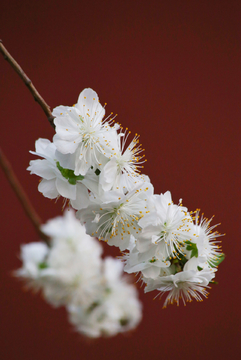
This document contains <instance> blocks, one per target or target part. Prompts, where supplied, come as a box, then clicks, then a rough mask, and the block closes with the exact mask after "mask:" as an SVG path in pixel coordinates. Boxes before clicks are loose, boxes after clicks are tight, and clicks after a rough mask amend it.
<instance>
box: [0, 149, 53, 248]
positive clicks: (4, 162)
mask: <svg viewBox="0 0 241 360" xmlns="http://www.w3.org/2000/svg"><path fill="white" fill-rule="evenodd" d="M0 166H1V168H2V169H3V171H4V173H5V175H6V177H7V179H8V182H9V183H10V185H11V186H12V188H13V190H14V192H15V194H16V195H17V197H18V199H19V201H20V203H21V205H22V207H23V209H24V211H25V213H26V214H27V216H28V217H29V219H30V221H31V222H32V224H33V226H34V227H35V229H36V231H37V233H38V234H39V236H40V237H41V239H43V240H44V241H45V242H48V241H49V237H48V236H47V235H46V234H44V233H43V232H42V231H41V230H40V226H41V223H42V221H41V219H40V217H39V216H38V214H37V213H36V211H35V209H34V208H33V206H32V204H31V202H30V200H29V198H28V196H27V194H26V193H25V191H24V190H23V188H22V186H21V184H20V182H19V181H18V179H17V177H16V175H15V174H14V172H13V169H12V167H11V164H10V162H9V161H8V159H7V158H6V156H5V155H4V153H3V152H2V150H1V149H0Z"/></svg>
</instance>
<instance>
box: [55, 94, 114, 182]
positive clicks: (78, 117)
mask: <svg viewBox="0 0 241 360" xmlns="http://www.w3.org/2000/svg"><path fill="white" fill-rule="evenodd" d="M104 115H105V109H104V108H103V107H102V105H101V104H100V103H99V99H98V95H97V94H96V92H95V91H93V90H92V89H84V90H83V91H82V92H81V93H80V95H79V98H78V102H77V104H75V106H73V107H68V106H58V107H56V108H55V109H54V110H53V116H55V119H54V124H55V126H56V135H55V136H54V138H53V141H54V144H55V145H56V147H57V149H58V151H60V152H61V153H62V154H75V171H74V173H75V175H77V176H78V175H80V174H81V175H85V174H86V173H87V171H88V170H89V168H90V167H91V166H94V167H95V166H98V165H101V156H100V155H101V154H104V153H105V151H106V149H108V146H109V139H110V137H111V134H108V132H109V133H113V134H114V133H115V132H116V129H117V128H118V126H114V127H110V126H109V123H108V121H107V120H108V118H107V119H105V120H104V121H102V120H103V117H104ZM112 120H113V119H111V118H110V122H112Z"/></svg>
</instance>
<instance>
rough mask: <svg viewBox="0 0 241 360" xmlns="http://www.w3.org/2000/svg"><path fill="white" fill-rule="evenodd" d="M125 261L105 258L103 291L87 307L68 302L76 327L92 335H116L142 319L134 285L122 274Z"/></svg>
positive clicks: (70, 315) (71, 318) (81, 331)
mask: <svg viewBox="0 0 241 360" xmlns="http://www.w3.org/2000/svg"><path fill="white" fill-rule="evenodd" d="M122 269H123V265H122V263H121V262H120V261H119V260H117V259H112V258H106V259H105V260H104V271H103V292H102V294H100V295H101V296H99V298H97V299H96V300H95V302H93V303H92V304H91V305H90V306H89V307H88V308H87V309H86V308H84V307H81V306H76V305H69V306H68V311H69V320H70V322H71V323H72V324H73V325H74V326H75V327H76V330H77V331H79V332H80V333H82V334H84V335H86V336H89V337H94V338H95V337H100V336H113V335H116V334H118V333H121V332H126V331H129V330H132V329H134V328H135V327H136V326H137V325H138V323H139V322H140V320H141V317H142V311H141V309H142V306H141V303H140V301H139V300H138V298H137V291H136V289H135V287H134V286H133V285H131V284H129V283H127V281H126V280H125V278H123V277H121V275H122Z"/></svg>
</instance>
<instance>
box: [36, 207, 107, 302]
mask: <svg viewBox="0 0 241 360" xmlns="http://www.w3.org/2000/svg"><path fill="white" fill-rule="evenodd" d="M41 229H42V231H43V232H44V233H46V234H47V235H48V236H50V237H51V238H52V240H51V249H50V252H49V255H48V258H47V260H46V264H47V267H46V269H44V271H43V273H42V274H43V276H45V283H44V286H43V293H44V296H45V298H46V299H47V301H48V302H50V303H51V304H53V305H55V306H59V305H63V304H67V303H69V302H72V303H83V304H84V303H89V301H91V300H92V299H93V298H95V296H96V293H98V291H99V287H100V276H101V275H100V274H101V263H102V261H101V253H102V247H101V246H100V244H99V242H98V241H97V240H95V239H93V238H91V237H90V236H89V235H87V234H86V233H85V228H84V227H83V226H82V225H81V224H80V223H79V221H78V220H77V219H76V218H75V214H74V212H73V211H65V214H64V216H63V217H57V218H55V219H53V220H50V221H48V222H47V224H45V225H43V226H42V227H41Z"/></svg>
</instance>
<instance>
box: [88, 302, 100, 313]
mask: <svg viewBox="0 0 241 360" xmlns="http://www.w3.org/2000/svg"><path fill="white" fill-rule="evenodd" d="M99 305H100V302H99V301H95V302H93V303H92V304H91V305H90V306H89V307H88V309H87V313H91V311H93V310H94V309H95V308H96V307H97V306H99Z"/></svg>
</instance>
